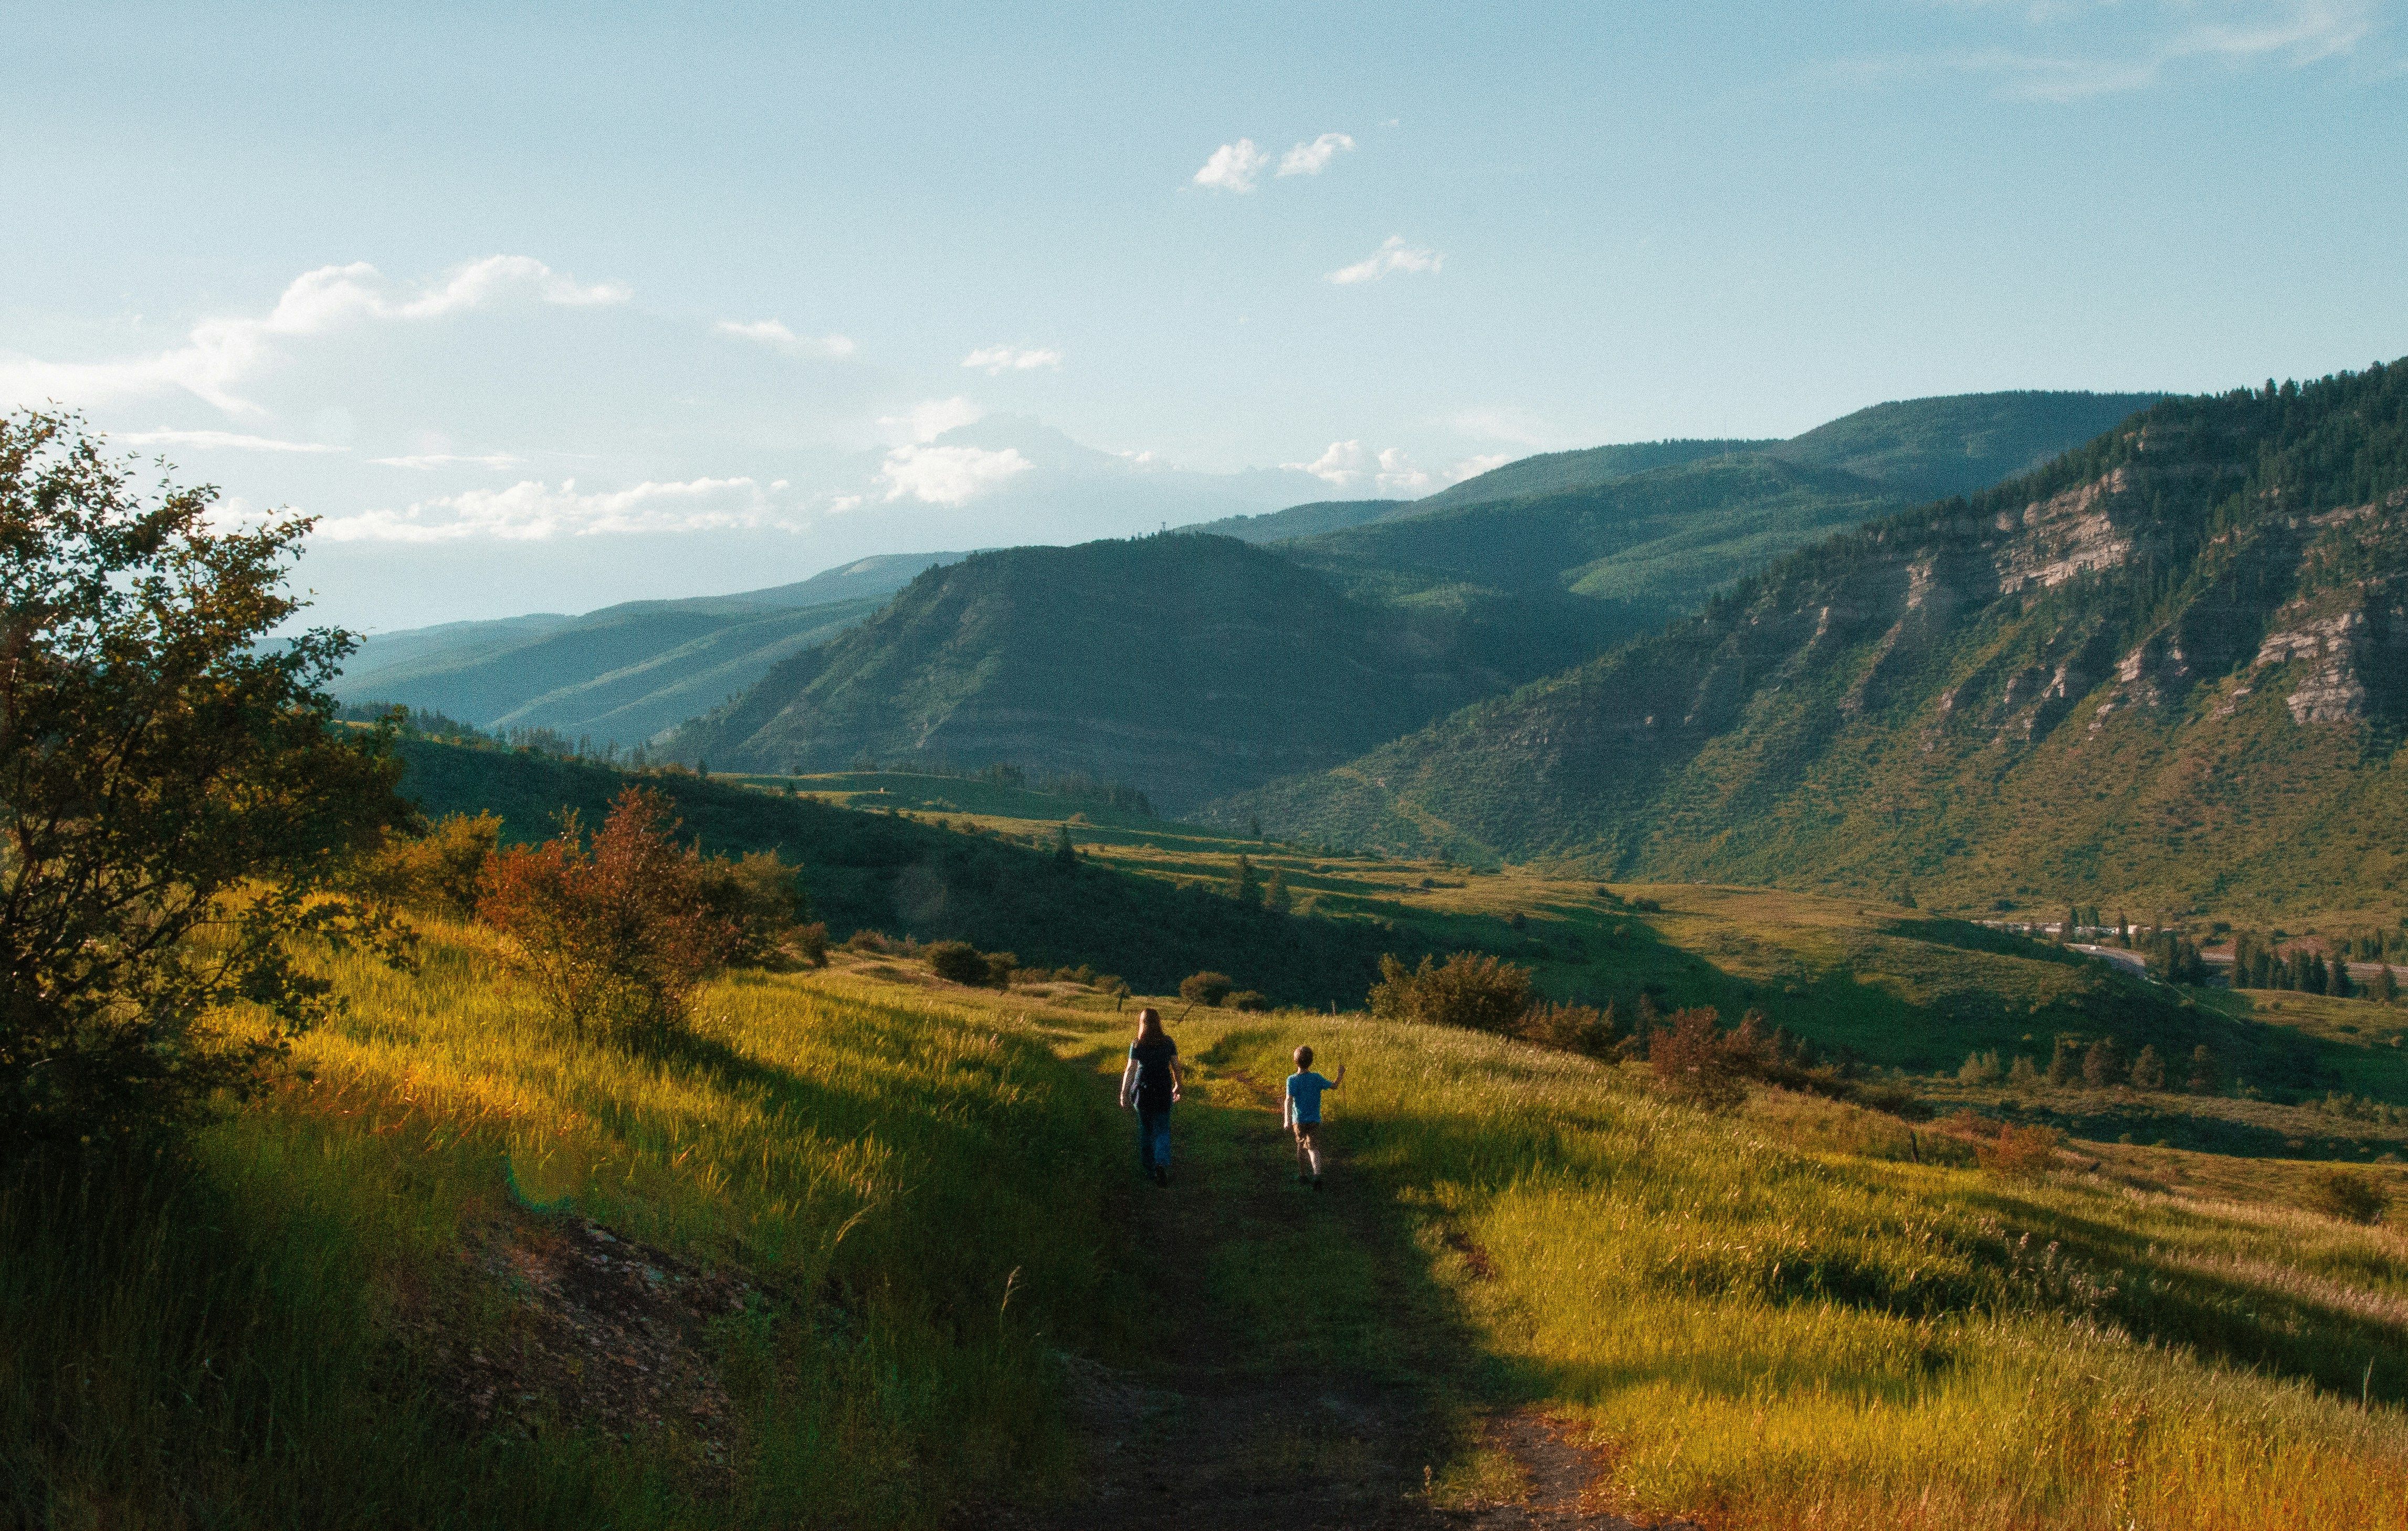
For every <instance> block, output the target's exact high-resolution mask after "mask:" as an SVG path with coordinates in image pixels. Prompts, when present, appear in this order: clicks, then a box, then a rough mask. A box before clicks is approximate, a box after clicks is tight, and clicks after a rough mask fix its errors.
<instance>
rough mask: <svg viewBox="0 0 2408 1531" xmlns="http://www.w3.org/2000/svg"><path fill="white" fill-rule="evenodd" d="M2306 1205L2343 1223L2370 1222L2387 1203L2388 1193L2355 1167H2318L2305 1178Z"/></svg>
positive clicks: (2381, 1211)
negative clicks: (2306, 1189) (2306, 1179)
mask: <svg viewBox="0 0 2408 1531" xmlns="http://www.w3.org/2000/svg"><path fill="white" fill-rule="evenodd" d="M2307 1200H2308V1205H2309V1206H2310V1207H2312V1208H2314V1209H2316V1210H2317V1211H2319V1212H2322V1213H2324V1214H2325V1215H2326V1216H2327V1217H2337V1218H2339V1219H2341V1220H2342V1221H2343V1223H2374V1222H2378V1221H2380V1220H2381V1219H2382V1217H2383V1214H2384V1211H2385V1209H2387V1208H2388V1207H2389V1206H2390V1205H2391V1193H2390V1192H2388V1191H2386V1190H2385V1189H2384V1188H2383V1183H2382V1182H2381V1181H2380V1180H2376V1179H2375V1178H2374V1177H2373V1176H2372V1175H2369V1174H2366V1173H2364V1172H2362V1171H2359V1170H2355V1169H2320V1170H2317V1171H2316V1172H2315V1173H2314V1174H2312V1175H2310V1176H2309V1177H2308V1195H2307Z"/></svg>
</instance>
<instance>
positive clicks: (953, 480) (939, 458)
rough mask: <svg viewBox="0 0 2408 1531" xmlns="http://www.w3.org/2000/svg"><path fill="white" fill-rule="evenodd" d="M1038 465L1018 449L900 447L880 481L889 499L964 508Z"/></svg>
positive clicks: (889, 458)
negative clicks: (982, 495) (963, 506)
mask: <svg viewBox="0 0 2408 1531" xmlns="http://www.w3.org/2000/svg"><path fill="white" fill-rule="evenodd" d="M1035 466H1036V464H1034V463H1032V462H1030V461H1029V460H1028V459H1027V458H1025V457H1023V456H1022V455H1021V454H1020V451H1019V449H1017V448H1015V447H1005V448H1003V449H1002V450H1000V451H988V450H987V449H985V448H983V447H927V446H910V447H897V448H896V449H895V450H894V451H890V452H888V453H887V454H886V465H885V466H884V467H883V468H881V469H880V470H879V474H878V478H879V481H880V482H881V483H883V484H884V485H885V486H886V499H887V500H888V502H889V503H892V502H893V501H896V500H904V499H910V500H918V501H920V502H921V503H923V504H925V505H943V506H962V505H968V503H969V502H970V501H972V500H974V499H976V498H978V497H979V496H980V495H981V494H985V493H987V492H988V491H989V490H991V489H994V488H996V486H997V485H999V484H1001V483H1003V482H1005V481H1006V480H1008V479H1014V478H1017V477H1019V476H1020V475H1021V474H1024V473H1025V472H1027V471H1028V470H1029V469H1030V468H1033V467H1035Z"/></svg>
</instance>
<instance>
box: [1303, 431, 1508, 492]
mask: <svg viewBox="0 0 2408 1531" xmlns="http://www.w3.org/2000/svg"><path fill="white" fill-rule="evenodd" d="M1511 460H1512V459H1511V458H1509V457H1508V456H1507V455H1506V454H1505V453H1503V452H1498V453H1494V454H1484V455H1481V456H1477V457H1467V458H1465V459H1464V460H1463V461H1462V462H1460V463H1457V464H1455V465H1454V466H1453V467H1451V468H1447V469H1444V470H1442V471H1441V472H1438V473H1431V472H1430V471H1428V470H1427V469H1426V468H1419V467H1415V466H1414V465H1413V461H1412V456H1411V455H1410V454H1409V453H1407V452H1406V451H1405V450H1404V449H1403V448H1402V447H1383V448H1381V449H1380V450H1379V451H1376V452H1374V451H1369V450H1368V449H1367V448H1365V446H1364V445H1363V443H1362V442H1360V441H1332V442H1331V443H1330V444H1329V446H1328V449H1327V450H1326V451H1323V452H1322V454H1321V455H1320V456H1319V457H1316V458H1314V459H1313V460H1312V462H1310V463H1283V464H1281V466H1282V467H1284V468H1290V469H1293V470H1294V471H1296V472H1298V473H1310V474H1312V476H1313V477H1314V478H1316V479H1320V480H1322V481H1323V482H1324V483H1326V484H1328V485H1330V486H1331V487H1333V488H1337V489H1352V488H1354V487H1355V486H1356V485H1358V484H1360V485H1363V486H1364V487H1366V488H1369V489H1372V490H1375V491H1377V492H1379V493H1380V494H1391V495H1396V496H1398V497H1400V498H1412V497H1414V496H1417V495H1422V494H1428V493H1429V492H1430V491H1432V490H1434V489H1443V488H1445V487H1446V486H1447V485H1449V484H1454V483H1461V482H1462V481H1463V480H1464V479H1469V478H1471V477H1472V476H1473V475H1475V474H1481V473H1485V472H1487V471H1488V470H1489V469H1490V468H1493V467H1497V466H1498V465H1502V464H1504V463H1507V462H1510V461H1511Z"/></svg>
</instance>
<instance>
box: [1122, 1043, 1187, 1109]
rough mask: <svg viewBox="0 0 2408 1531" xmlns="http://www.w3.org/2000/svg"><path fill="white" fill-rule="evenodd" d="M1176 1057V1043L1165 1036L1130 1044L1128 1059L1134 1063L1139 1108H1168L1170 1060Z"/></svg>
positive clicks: (1177, 1046) (1177, 1047)
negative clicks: (1153, 1040)
mask: <svg viewBox="0 0 2408 1531" xmlns="http://www.w3.org/2000/svg"><path fill="white" fill-rule="evenodd" d="M1178 1056H1179V1044H1178V1043H1177V1042H1174V1041H1172V1040H1171V1039H1170V1038H1169V1037H1164V1038H1163V1039H1162V1040H1160V1041H1158V1042H1131V1043H1130V1044H1129V1062H1131V1063H1133V1064H1135V1065H1137V1109H1139V1110H1140V1111H1167V1110H1168V1109H1170V1060H1171V1059H1173V1058H1176V1057H1178Z"/></svg>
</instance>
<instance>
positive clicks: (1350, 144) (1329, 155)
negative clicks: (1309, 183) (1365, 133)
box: [1279, 133, 1355, 176]
mask: <svg viewBox="0 0 2408 1531" xmlns="http://www.w3.org/2000/svg"><path fill="white" fill-rule="evenodd" d="M1354 147H1355V139H1354V137H1353V136H1351V135H1348V134H1344V133H1325V134H1323V135H1322V136H1320V137H1318V138H1315V139H1313V140H1312V142H1310V143H1301V144H1298V145H1297V146H1296V147H1295V148H1294V149H1291V150H1288V151H1287V152H1286V153H1284V154H1283V155H1281V156H1280V165H1279V173H1280V174H1281V175H1283V176H1317V175H1319V174H1321V173H1322V172H1323V171H1324V170H1326V169H1328V168H1329V162H1330V161H1331V160H1334V159H1336V158H1337V157H1338V156H1339V155H1340V153H1343V152H1344V151H1345V150H1350V149H1352V148H1354Z"/></svg>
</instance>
